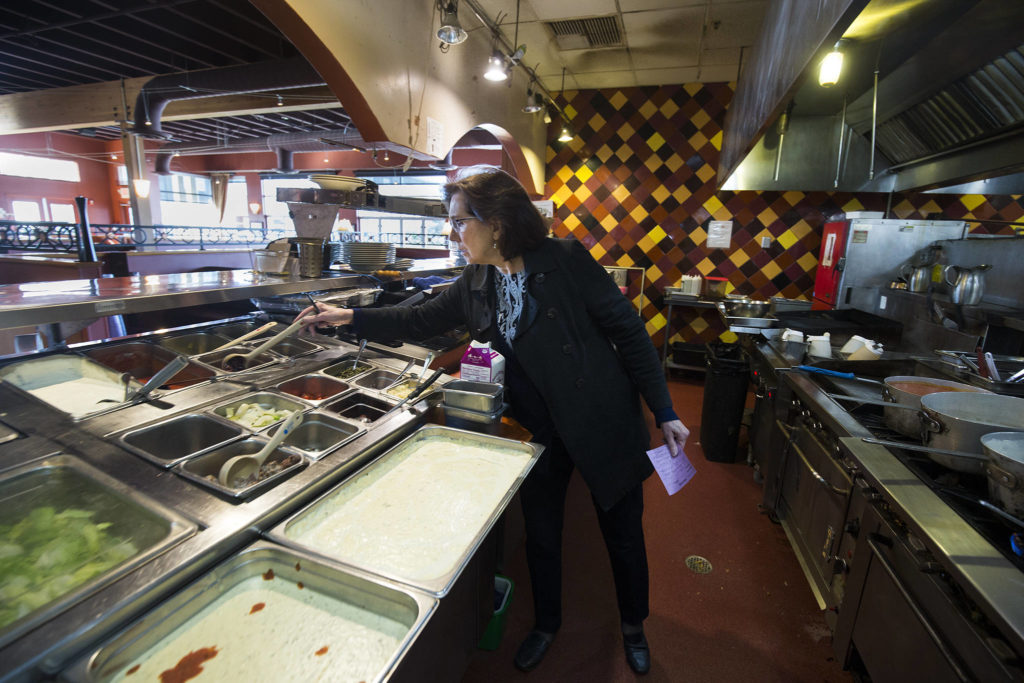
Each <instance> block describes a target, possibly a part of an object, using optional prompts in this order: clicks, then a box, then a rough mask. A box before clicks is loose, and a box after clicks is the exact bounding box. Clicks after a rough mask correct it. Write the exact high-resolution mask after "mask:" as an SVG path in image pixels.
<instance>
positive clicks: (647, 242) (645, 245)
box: [628, 233, 654, 265]
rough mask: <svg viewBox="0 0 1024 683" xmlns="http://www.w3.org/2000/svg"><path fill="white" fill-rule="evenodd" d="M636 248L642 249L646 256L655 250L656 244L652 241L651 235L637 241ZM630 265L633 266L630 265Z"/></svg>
mask: <svg viewBox="0 0 1024 683" xmlns="http://www.w3.org/2000/svg"><path fill="white" fill-rule="evenodd" d="M636 246H638V247H640V249H641V251H643V252H644V253H645V254H646V253H648V252H649V251H651V249H653V248H654V242H652V241H651V235H650V233H648V234H646V235H644V236H643V237H641V238H640V239H639V240H637V243H636ZM628 265H633V264H628Z"/></svg>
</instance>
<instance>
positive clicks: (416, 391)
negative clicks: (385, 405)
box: [377, 368, 445, 420]
mask: <svg viewBox="0 0 1024 683" xmlns="http://www.w3.org/2000/svg"><path fill="white" fill-rule="evenodd" d="M444 373H445V369H444V368H438V369H437V370H434V374H432V375H431V376H430V377H428V378H427V379H426V381H424V382H421V383H420V385H419V386H418V387H416V388H415V389H413V390H412V391H411V392H410V393H409V395H408V396H406V397H405V398H403V399H402V400H401V401H399V402H398V403H396V404H395V405H394V407H393V408H391V410H389V411H388V412H386V413H384V414H383V415H381V416H380V417H379V418H377V419H378V420H380V419H383V418H385V417H387V416H388V415H390V414H391V413H393V412H395V411H396V410H398V409H399V408H401V407H402V406H404V405H405V404H406V403H408V402H409V401H414V400H416V399H417V398H419V397H420V395H421V394H423V392H424V391H426V390H427V387H429V386H430V385H431V384H433V383H434V382H436V381H437V378H438V377H440V376H441V375H443V374H444Z"/></svg>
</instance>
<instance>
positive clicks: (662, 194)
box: [651, 185, 672, 204]
mask: <svg viewBox="0 0 1024 683" xmlns="http://www.w3.org/2000/svg"><path fill="white" fill-rule="evenodd" d="M671 196H672V193H670V192H669V191H668V190H667V189H666V188H665V186H664V185H658V186H657V187H656V188H654V192H652V193H651V197H652V198H653V199H654V201H656V202H658V203H659V204H661V203H662V202H664V201H665V200H666V199H668V198H669V197H671Z"/></svg>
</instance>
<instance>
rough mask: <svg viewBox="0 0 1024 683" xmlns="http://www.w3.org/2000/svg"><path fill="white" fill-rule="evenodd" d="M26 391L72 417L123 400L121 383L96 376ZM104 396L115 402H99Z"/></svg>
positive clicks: (110, 406) (111, 405) (93, 411)
mask: <svg viewBox="0 0 1024 683" xmlns="http://www.w3.org/2000/svg"><path fill="white" fill-rule="evenodd" d="M28 392H29V393H30V394H32V395H33V396H35V397H36V398H38V399H39V400H41V401H46V402H47V403H49V404H50V405H52V406H54V407H56V408H59V409H60V410H63V411H64V412H66V413H69V414H70V415H71V416H72V417H82V416H83V415H88V414H89V413H95V412H96V411H98V410H104V409H106V408H113V407H114V406H116V405H117V403H120V402H121V401H123V400H124V385H123V384H120V383H116V382H108V381H106V380H102V379H99V378H97V377H80V378H78V379H72V380H68V381H66V382H58V383H57V384H51V385H50V386H46V387H39V388H38V389H29V390H28ZM104 398H110V399H113V400H114V401H115V403H111V402H109V401H105V402H103V403H100V399H104Z"/></svg>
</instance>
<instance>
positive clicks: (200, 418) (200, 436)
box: [118, 413, 245, 467]
mask: <svg viewBox="0 0 1024 683" xmlns="http://www.w3.org/2000/svg"><path fill="white" fill-rule="evenodd" d="M244 433H245V432H244V431H242V427H241V425H237V424H234V423H232V424H228V423H225V422H221V421H220V420H218V419H215V418H213V417H210V416H209V415H205V414H201V413H196V414H192V415H183V416H181V417H176V418H173V419H170V420H167V421H166V422H160V423H158V424H155V425H150V426H149V427H143V428H142V429H136V430H134V431H131V432H128V433H126V434H122V435H121V436H120V437H119V438H118V441H120V442H121V445H122V446H124V447H125V448H127V449H128V450H130V451H132V452H133V453H136V454H137V455H140V456H142V457H143V458H145V459H146V460H149V461H150V462H153V463H156V464H157V465H160V466H161V467H173V466H174V465H177V464H178V463H179V462H181V461H182V460H186V459H188V458H191V457H193V456H195V455H198V454H200V453H203V452H205V451H208V450H210V449H211V448H216V447H218V446H223V445H224V444H226V443H230V442H231V441H234V440H235V439H240V438H241V437H242V435H243V434H244Z"/></svg>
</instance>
